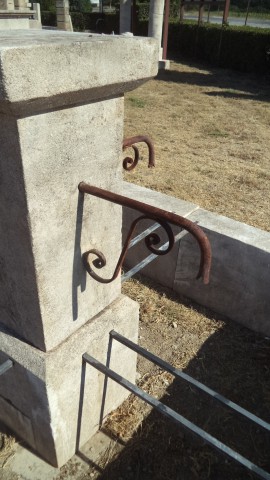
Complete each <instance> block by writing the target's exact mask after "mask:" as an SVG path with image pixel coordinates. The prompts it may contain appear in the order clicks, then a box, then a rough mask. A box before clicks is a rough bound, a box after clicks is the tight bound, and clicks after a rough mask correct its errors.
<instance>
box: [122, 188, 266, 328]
mask: <svg viewBox="0 0 270 480" xmlns="http://www.w3.org/2000/svg"><path fill="white" fill-rule="evenodd" d="M123 191H124V194H125V195H127V196H130V197H132V198H137V199H138V198H139V199H140V200H141V201H142V202H145V203H150V204H152V205H156V206H158V207H161V208H163V209H165V210H172V206H173V211H174V212H175V213H177V214H179V215H182V216H187V217H188V218H189V219H190V220H192V221H194V222H197V223H198V225H200V226H201V227H202V229H203V230H204V231H205V233H206V234H207V235H208V237H209V240H210V243H211V246H212V252H213V263H212V270H211V275H210V284H209V285H208V286H205V285H203V284H202V282H201V281H200V280H196V274H197V272H198V268H199V258H200V256H199V249H198V246H197V243H196V241H195V240H194V239H193V237H192V236H191V235H190V234H186V235H185V236H184V237H183V238H182V239H181V240H180V242H179V243H178V244H177V246H175V247H174V249H173V250H172V252H170V253H169V254H167V255H166V256H164V258H162V259H161V258H157V259H155V260H154V261H153V262H152V263H151V264H149V265H148V266H147V267H146V268H145V269H143V270H142V273H143V274H144V275H146V276H149V277H150V278H153V279H154V280H156V281H157V282H159V283H161V284H162V285H165V286H168V287H170V288H172V289H173V290H174V291H176V292H178V293H179V294H182V295H185V296H186V297H188V298H191V299H192V300H194V301H195V302H197V303H198V304H201V305H204V306H205V307H208V308H210V309H212V310H213V311H215V312H217V313H219V314H222V315H224V316H226V317H228V318H230V319H231V320H235V321H237V322H239V323H241V324H243V325H244V326H246V327H248V328H251V329H252V330H255V331H257V332H260V333H262V334H264V335H267V336H269V335H270V301H269V291H270V234H269V233H268V232H265V231H262V230H259V229H257V228H254V227H251V226H249V225H246V224H244V223H240V222H237V221H235V220H232V219H230V218H227V217H224V216H221V215H217V214H215V213H212V212H208V211H206V210H203V209H201V208H199V207H197V208H195V207H196V206H194V205H192V204H189V203H188V202H183V201H182V200H178V199H176V198H173V197H170V196H167V195H164V194H161V193H159V192H154V191H152V190H149V189H145V188H143V187H139V186H136V185H132V184H129V183H126V184H125V186H124V187H123ZM149 199H150V201H149ZM192 207H194V208H193V211H191V209H192ZM137 216H139V214H138V213H137V212H135V211H130V210H128V209H124V211H123V223H124V225H123V240H124V239H125V235H126V232H127V230H128V226H129V225H130V223H131V222H132V221H133V220H134V219H135V218H136V217H137ZM144 229H145V226H144V227H142V228H141V230H144ZM148 254H149V252H147V250H146V249H145V246H144V244H143V242H141V243H140V244H139V245H137V246H136V247H134V248H132V249H130V253H129V257H128V258H127V265H126V266H127V267H129V268H130V267H131V266H134V264H136V263H137V262H138V261H139V260H141V259H142V258H144V257H145V256H146V255H148Z"/></svg>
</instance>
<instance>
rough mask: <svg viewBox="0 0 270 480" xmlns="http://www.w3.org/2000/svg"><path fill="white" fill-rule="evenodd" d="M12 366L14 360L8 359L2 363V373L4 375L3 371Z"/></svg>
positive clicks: (0, 373)
mask: <svg viewBox="0 0 270 480" xmlns="http://www.w3.org/2000/svg"><path fill="white" fill-rule="evenodd" d="M11 367H13V362H12V360H10V359H8V360H6V361H5V362H4V363H2V365H0V375H3V373H5V372H7V370H9V369H10V368H11Z"/></svg>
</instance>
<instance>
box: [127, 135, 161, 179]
mask: <svg viewBox="0 0 270 480" xmlns="http://www.w3.org/2000/svg"><path fill="white" fill-rule="evenodd" d="M135 143H146V145H147V147H148V155H149V159H148V168H151V167H154V166H155V150H154V145H153V143H152V141H151V140H150V138H149V137H147V136H145V135H137V136H136V137H130V138H125V139H124V140H123V151H124V150H125V149H126V148H128V147H131V148H132V149H133V151H134V158H131V157H126V158H124V160H123V168H124V169H125V170H127V171H130V170H133V169H134V168H135V167H136V166H137V164H138V161H139V149H138V147H136V145H134V144H135Z"/></svg>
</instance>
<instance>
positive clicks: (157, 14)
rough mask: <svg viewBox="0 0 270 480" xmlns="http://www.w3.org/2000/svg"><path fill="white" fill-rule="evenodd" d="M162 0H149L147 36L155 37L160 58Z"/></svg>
mask: <svg viewBox="0 0 270 480" xmlns="http://www.w3.org/2000/svg"><path fill="white" fill-rule="evenodd" d="M163 13H164V0H150V10H149V23H148V37H153V38H155V39H156V40H157V41H158V43H159V46H160V57H159V59H160V60H161V58H162V48H161V40H162V28H163Z"/></svg>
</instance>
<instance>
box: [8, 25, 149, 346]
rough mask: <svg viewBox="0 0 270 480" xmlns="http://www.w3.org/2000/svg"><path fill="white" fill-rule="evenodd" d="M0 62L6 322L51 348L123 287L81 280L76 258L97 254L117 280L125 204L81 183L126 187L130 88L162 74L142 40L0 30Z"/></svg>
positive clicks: (105, 272)
mask: <svg viewBox="0 0 270 480" xmlns="http://www.w3.org/2000/svg"><path fill="white" fill-rule="evenodd" d="M131 57H132V58H133V63H132V64H131V63H130V58H131ZM101 58H102V61H101ZM60 66H61V68H60ZM0 67H1V68H0V72H1V73H0V112H2V113H4V115H2V116H1V130H0V171H1V182H2V185H1V190H0V218H1V222H0V229H1V235H0V252H1V253H0V262H1V278H0V305H1V312H0V324H2V325H5V326H6V327H7V328H9V329H10V330H11V331H12V332H16V335H19V336H20V337H21V338H23V339H25V340H26V341H27V342H29V343H31V344H33V345H34V346H36V347H38V348H40V349H42V350H46V351H48V350H50V349H52V348H54V347H55V346H56V345H58V344H59V343H60V342H61V341H63V340H64V339H65V338H67V337H68V336H69V335H70V334H71V333H72V332H74V331H75V330H77V329H78V328H80V326H81V325H82V324H84V323H86V322H87V321H88V320H89V319H90V318H91V317H93V316H94V315H96V314H97V313H98V312H100V311H102V310H103V309H104V308H105V307H106V306H107V305H108V304H110V302H112V301H113V300H114V299H115V298H116V297H117V296H118V295H119V293H120V280H119V279H117V280H115V281H114V282H113V284H110V285H101V284H98V283H97V282H96V281H94V280H92V279H91V278H90V277H89V276H88V277H87V278H86V273H85V270H84V269H83V267H82V262H81V254H82V253H83V252H84V251H86V250H89V249H90V248H96V249H98V250H101V251H102V252H103V253H104V254H105V256H106V257H107V266H106V267H105V268H104V269H103V271H102V274H101V275H103V276H104V277H111V275H112V273H113V270H114V268H115V265H116V262H117V259H118V256H119V254H120V248H121V208H120V207H118V206H116V205H113V204H111V203H109V202H105V201H103V200H99V199H96V198H94V197H89V196H86V197H85V198H83V196H82V195H79V193H78V189H77V186H78V183H79V182H80V181H86V182H88V183H90V184H91V183H92V184H94V185H96V186H100V187H103V188H108V189H111V188H116V187H117V186H119V184H120V182H121V179H122V177H121V170H122V166H121V162H120V157H121V150H122V139H123V93H124V92H125V91H126V90H129V89H131V88H134V87H135V86H136V85H137V84H140V83H142V82H143V81H145V80H146V79H147V78H148V77H149V76H151V75H153V74H155V73H156V71H157V48H156V44H155V42H153V41H152V40H148V39H144V40H143V39H140V38H137V39H135V38H134V39H133V38H120V37H116V36H115V37H114V36H93V37H90V36H89V35H88V34H68V33H59V32H48V31H46V30H44V31H41V32H29V31H24V32H20V31H18V32H17V33H16V34H14V33H13V34H12V33H11V32H0Z"/></svg>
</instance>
